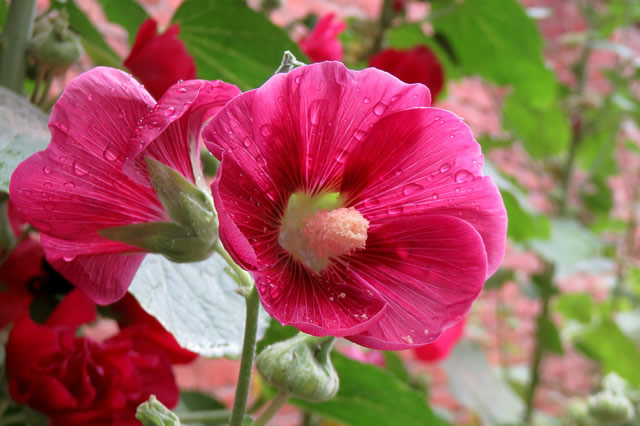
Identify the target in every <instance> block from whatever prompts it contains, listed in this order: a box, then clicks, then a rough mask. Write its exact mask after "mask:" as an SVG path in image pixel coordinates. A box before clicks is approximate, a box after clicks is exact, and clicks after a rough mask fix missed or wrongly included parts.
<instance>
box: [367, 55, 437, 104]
mask: <svg viewBox="0 0 640 426" xmlns="http://www.w3.org/2000/svg"><path fill="white" fill-rule="evenodd" d="M369 66H370V67H376V68H378V69H381V70H383V71H386V72H388V73H389V74H392V75H394V76H396V77H398V78H399V79H400V80H402V81H404V82H405V83H422V84H424V85H425V86H427V87H428V88H429V90H430V91H431V97H432V98H433V99H436V98H437V97H438V95H439V94H440V92H441V91H442V86H443V85H444V71H443V69H442V65H441V64H440V61H439V60H438V57H437V56H436V55H435V54H434V53H433V52H432V51H431V50H430V49H429V48H428V47H426V46H416V47H414V48H413V49H410V50H396V49H385V50H383V51H382V52H380V53H378V54H377V55H374V56H372V57H371V58H369Z"/></svg>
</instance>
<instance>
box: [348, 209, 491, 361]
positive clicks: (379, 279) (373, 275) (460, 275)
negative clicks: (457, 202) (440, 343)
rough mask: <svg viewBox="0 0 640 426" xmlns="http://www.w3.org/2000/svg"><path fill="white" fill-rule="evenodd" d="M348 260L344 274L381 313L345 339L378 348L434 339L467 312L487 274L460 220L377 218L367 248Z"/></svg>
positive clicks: (471, 232) (479, 248)
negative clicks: (375, 300) (378, 302)
mask: <svg viewBox="0 0 640 426" xmlns="http://www.w3.org/2000/svg"><path fill="white" fill-rule="evenodd" d="M351 259H352V260H351V264H350V268H349V273H350V275H351V276H352V277H353V279H354V280H359V281H360V282H361V283H362V284H363V287H365V286H368V287H369V288H370V289H371V290H372V291H375V292H376V293H377V294H378V295H379V296H380V297H382V298H383V299H384V300H385V301H386V302H387V309H386V310H385V312H384V314H383V316H382V317H381V319H380V321H379V322H378V323H377V324H375V325H373V326H372V327H371V328H369V329H368V330H367V331H365V332H362V333H360V334H358V335H355V336H349V337H348V339H349V340H351V341H353V342H355V343H358V344H360V345H362V346H367V347H369V348H373V349H384V350H397V349H405V348H410V347H415V346H420V345H424V344H426V343H430V342H431V341H433V340H434V339H436V338H437V337H438V336H439V335H440V333H442V331H443V330H444V329H445V328H447V327H449V326H450V325H451V324H452V323H455V322H456V321H458V320H459V319H460V318H461V317H462V316H464V315H465V314H466V313H467V312H468V311H469V309H470V308H471V303H472V302H473V301H474V300H475V299H476V297H477V296H478V294H479V293H480V290H481V289H482V285H483V284H484V280H485V277H486V271H487V261H486V256H485V254H484V245H483V243H482V239H481V238H480V235H479V234H478V232H476V230H475V229H474V228H473V227H472V226H471V225H470V224H469V223H467V222H465V221H463V220H461V219H458V218H455V217H451V216H442V215H431V214H417V215H405V216H404V217H399V218H397V217H391V216H390V217H388V218H386V219H382V218H381V219H379V220H377V221H376V223H375V226H372V227H371V228H370V233H369V236H368V239H367V247H366V248H365V250H364V251H362V252H359V253H356V254H354V255H353V256H352V257H351ZM365 288H366V287H365Z"/></svg>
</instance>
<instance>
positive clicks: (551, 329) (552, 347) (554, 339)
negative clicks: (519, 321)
mask: <svg viewBox="0 0 640 426" xmlns="http://www.w3.org/2000/svg"><path fill="white" fill-rule="evenodd" d="M536 323H537V325H538V328H537V340H538V342H539V343H540V345H541V346H542V348H543V349H544V350H545V351H549V352H553V353H554V354H557V355H562V354H563V353H564V348H563V347H562V340H560V333H558V328H557V327H556V325H555V324H554V323H553V321H552V320H551V318H549V317H538V318H537V319H536Z"/></svg>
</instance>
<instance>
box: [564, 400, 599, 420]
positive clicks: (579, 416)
mask: <svg viewBox="0 0 640 426" xmlns="http://www.w3.org/2000/svg"><path fill="white" fill-rule="evenodd" d="M563 424H566V425H567V426H596V421H595V420H594V419H593V417H591V415H590V414H589V408H588V407H587V404H586V403H585V402H584V401H583V400H573V401H571V402H569V406H568V407H567V413H566V415H565V421H564V422H563Z"/></svg>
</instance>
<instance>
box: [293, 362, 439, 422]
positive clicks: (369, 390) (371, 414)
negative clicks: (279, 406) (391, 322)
mask: <svg viewBox="0 0 640 426" xmlns="http://www.w3.org/2000/svg"><path fill="white" fill-rule="evenodd" d="M332 359H333V364H334V366H335V368H336V370H337V371H338V375H339V376H340V390H339V391H338V394H337V395H336V396H335V397H334V398H333V399H332V400H331V401H327V402H322V403H319V404H314V403H310V402H306V401H300V400H293V403H294V404H296V405H298V406H300V407H303V408H304V409H306V410H308V411H310V412H313V413H317V414H320V415H322V416H325V417H327V418H330V419H333V420H336V421H338V422H341V423H344V424H347V425H352V426H371V425H375V426H398V425H429V426H438V425H442V424H444V423H443V422H442V421H441V420H440V419H439V418H438V417H436V415H435V414H434V413H433V411H431V408H430V407H429V405H428V404H427V401H426V399H425V396H424V394H422V393H420V392H418V391H416V390H413V389H411V388H410V387H409V386H408V385H407V384H406V383H405V382H403V381H401V380H399V379H398V378H397V377H396V376H395V375H394V374H392V373H390V372H388V371H385V370H382V369H380V368H378V367H375V366H373V365H370V364H361V363H360V362H358V361H354V360H352V359H350V358H347V357H346V356H344V355H341V354H339V353H335V352H334V354H333V356H332Z"/></svg>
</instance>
